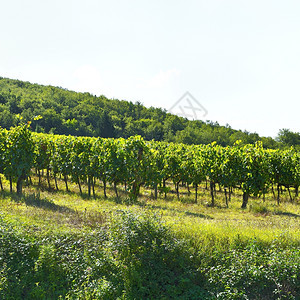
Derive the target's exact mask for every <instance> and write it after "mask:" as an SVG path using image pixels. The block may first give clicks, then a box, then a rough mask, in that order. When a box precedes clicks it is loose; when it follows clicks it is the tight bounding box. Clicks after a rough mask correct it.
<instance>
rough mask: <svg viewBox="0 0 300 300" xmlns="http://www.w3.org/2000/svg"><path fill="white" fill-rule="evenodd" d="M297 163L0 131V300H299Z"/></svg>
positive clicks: (278, 156)
mask: <svg viewBox="0 0 300 300" xmlns="http://www.w3.org/2000/svg"><path fill="white" fill-rule="evenodd" d="M299 162H300V155H299V153H298V152H297V151H295V150H294V149H292V148H291V149H289V150H281V151H280V150H266V149H263V147H262V144H259V143H258V144H256V145H246V146H245V145H242V144H241V143H239V142H237V143H236V144H235V145H234V146H232V147H221V146H218V145H216V144H214V143H213V144H209V145H184V144H172V143H165V142H154V141H150V142H149V141H145V140H144V139H143V138H141V137H140V136H134V137H130V138H128V139H122V138H120V139H109V138H94V137H73V136H62V135H50V134H42V133H35V132H32V131H31V128H30V124H21V125H19V126H16V127H13V128H11V129H10V130H5V129H1V130H0V174H1V175H0V179H1V180H0V188H1V190H2V191H0V298H1V299H5V300H6V299H30V300H31V299H208V300H212V299H274V300H275V299H294V300H295V299H299V295H300V276H299V274H300V251H299V249H300V248H299V245H300V239H299V237H300V234H299V233H300V229H299V228H300V226H299V220H300V211H299V195H298V189H299V188H298V187H299V181H300V178H299V172H300V165H299ZM15 192H16V193H15ZM249 197H251V201H249V203H248V199H249ZM241 207H243V209H241Z"/></svg>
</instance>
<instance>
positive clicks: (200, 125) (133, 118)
mask: <svg viewBox="0 0 300 300" xmlns="http://www.w3.org/2000/svg"><path fill="white" fill-rule="evenodd" d="M17 115H21V117H22V118H23V120H24V121H25V122H27V121H30V120H33V118H34V117H35V116H37V115H41V116H42V119H40V120H36V121H33V122H32V124H31V126H32V129H33V130H34V131H36V132H45V133H56V134H67V135H68V134H71V135H75V136H95V137H115V138H119V137H124V138H128V137H130V136H133V135H141V136H142V137H143V138H144V139H146V140H152V139H154V140H157V141H167V142H179V143H185V144H209V143H211V142H213V141H216V142H217V144H219V145H221V146H227V145H233V144H234V143H235V142H236V141H237V140H241V141H242V143H243V144H249V143H250V144H254V143H255V142H257V141H262V142H263V145H264V147H266V148H278V147H284V146H286V145H287V146H296V145H300V134H299V133H293V132H290V131H289V130H287V129H283V130H281V131H280V133H279V136H278V138H277V139H276V140H274V139H272V138H270V137H268V138H266V137H260V136H259V135H258V134H256V133H249V132H247V131H241V130H234V129H232V128H231V127H230V126H229V125H227V126H220V125H219V124H218V123H217V122H216V123H214V122H211V121H206V122H205V121H200V120H195V121H189V120H187V119H185V118H182V117H178V116H176V115H172V114H170V113H167V111H166V110H164V109H161V108H154V107H150V108H146V107H145V106H143V105H142V104H141V103H140V102H136V103H135V104H134V103H132V102H128V101H120V100H117V99H107V98H106V97H105V96H103V95H102V96H99V97H96V96H94V95H92V94H90V93H77V92H74V91H69V90H66V89H63V88H60V87H53V86H43V85H39V84H31V83H29V82H23V81H20V80H12V79H7V78H2V77H0V126H1V127H3V128H6V129H9V128H10V127H12V126H14V125H17V124H18V117H17Z"/></svg>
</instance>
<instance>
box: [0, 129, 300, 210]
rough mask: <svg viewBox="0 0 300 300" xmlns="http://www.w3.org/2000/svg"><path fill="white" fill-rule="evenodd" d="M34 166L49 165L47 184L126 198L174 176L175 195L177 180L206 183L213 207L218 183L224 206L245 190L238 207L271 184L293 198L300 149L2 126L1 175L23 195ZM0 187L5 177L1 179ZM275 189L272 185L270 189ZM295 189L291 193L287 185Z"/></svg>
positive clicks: (299, 178) (299, 176)
mask: <svg viewBox="0 0 300 300" xmlns="http://www.w3.org/2000/svg"><path fill="white" fill-rule="evenodd" d="M33 170H35V171H36V172H37V174H38V177H39V179H40V180H41V173H42V172H44V171H46V177H47V182H48V186H49V188H50V187H51V182H50V178H51V177H52V178H54V181H55V187H56V189H58V185H57V178H58V177H60V178H62V179H63V180H64V182H65V186H66V190H67V191H69V185H68V181H69V180H72V181H73V182H76V183H77V184H78V187H79V190H80V192H81V193H82V183H83V182H85V183H87V185H88V195H89V196H91V194H92V193H93V194H94V195H95V189H94V187H95V181H96V180H100V181H101V182H102V183H103V187H104V188H103V192H104V196H105V197H106V186H107V184H110V185H112V186H113V187H114V191H115V193H116V196H117V197H118V196H119V195H118V185H120V184H122V185H123V186H125V189H126V191H127V192H128V194H129V196H130V198H132V199H136V198H137V197H138V195H139V191H140V187H141V186H144V187H147V188H150V189H152V190H153V191H154V195H155V197H157V194H158V192H162V193H165V195H166V193H167V192H168V188H167V185H166V183H167V182H170V181H171V182H172V183H173V184H174V186H175V190H176V193H177V196H178V198H179V197H180V191H179V189H180V183H184V184H185V185H186V186H187V188H188V189H190V188H194V189H195V202H197V197H198V193H197V192H198V187H199V185H200V184H201V183H202V182H207V183H208V184H209V187H210V191H211V205H212V206H213V205H214V204H215V190H216V185H217V184H218V185H219V186H220V187H222V189H223V190H224V194H225V200H226V204H227V206H228V201H229V200H230V197H231V193H232V191H233V189H234V188H240V189H241V190H242V192H243V203H242V207H243V208H245V207H246V206H247V202H248V197H249V196H251V195H253V196H259V195H262V196H263V197H264V195H265V194H266V193H267V192H268V191H270V190H272V192H273V194H274V197H275V198H276V199H277V201H278V203H279V201H280V189H281V187H282V186H284V187H286V188H287V190H288V191H289V195H290V199H291V201H293V200H294V199H295V198H296V197H297V196H298V188H299V185H300V154H299V153H298V152H297V151H295V150H294V149H292V148H291V149H289V150H266V149H263V147H262V144H261V143H257V144H256V145H246V146H242V145H240V144H239V143H238V142H237V143H236V144H235V146H232V147H221V146H219V145H217V144H216V143H212V144H209V145H192V146H188V145H184V144H173V143H164V142H153V141H150V142H148V141H145V140H143V139H142V138H141V137H140V136H134V137H130V138H128V139H122V138H120V139H105V138H91V137H73V136H58V135H50V134H41V133H33V132H31V131H30V124H22V125H19V126H17V127H14V128H12V129H10V130H9V131H7V130H4V129H0V173H1V174H3V175H4V176H5V178H6V179H7V180H9V182H10V191H11V192H12V189H13V182H15V183H16V185H17V193H19V194H21V193H22V182H23V181H24V180H25V179H26V178H28V176H29V175H30V172H32V171H33ZM0 185H1V189H2V190H3V186H2V182H1V181H0ZM274 187H275V188H274ZM291 187H292V188H293V191H294V193H292V192H291V189H290V188H291Z"/></svg>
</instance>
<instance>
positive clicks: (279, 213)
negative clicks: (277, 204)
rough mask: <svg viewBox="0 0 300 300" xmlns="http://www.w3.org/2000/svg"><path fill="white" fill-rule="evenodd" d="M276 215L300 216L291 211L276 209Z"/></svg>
mask: <svg viewBox="0 0 300 300" xmlns="http://www.w3.org/2000/svg"><path fill="white" fill-rule="evenodd" d="M275 215H279V216H287V217H293V218H300V215H297V214H294V213H290V212H286V211H276V212H275Z"/></svg>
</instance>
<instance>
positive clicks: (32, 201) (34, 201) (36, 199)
mask: <svg viewBox="0 0 300 300" xmlns="http://www.w3.org/2000/svg"><path fill="white" fill-rule="evenodd" d="M21 199H23V200H24V202H25V204H26V205H28V206H34V207H38V208H42V209H46V210H51V211H58V212H74V210H73V209H70V208H69V207H67V206H63V205H57V204H55V203H54V202H52V201H51V200H48V199H46V198H41V197H40V195H39V194H30V195H24V196H22V198H21Z"/></svg>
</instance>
